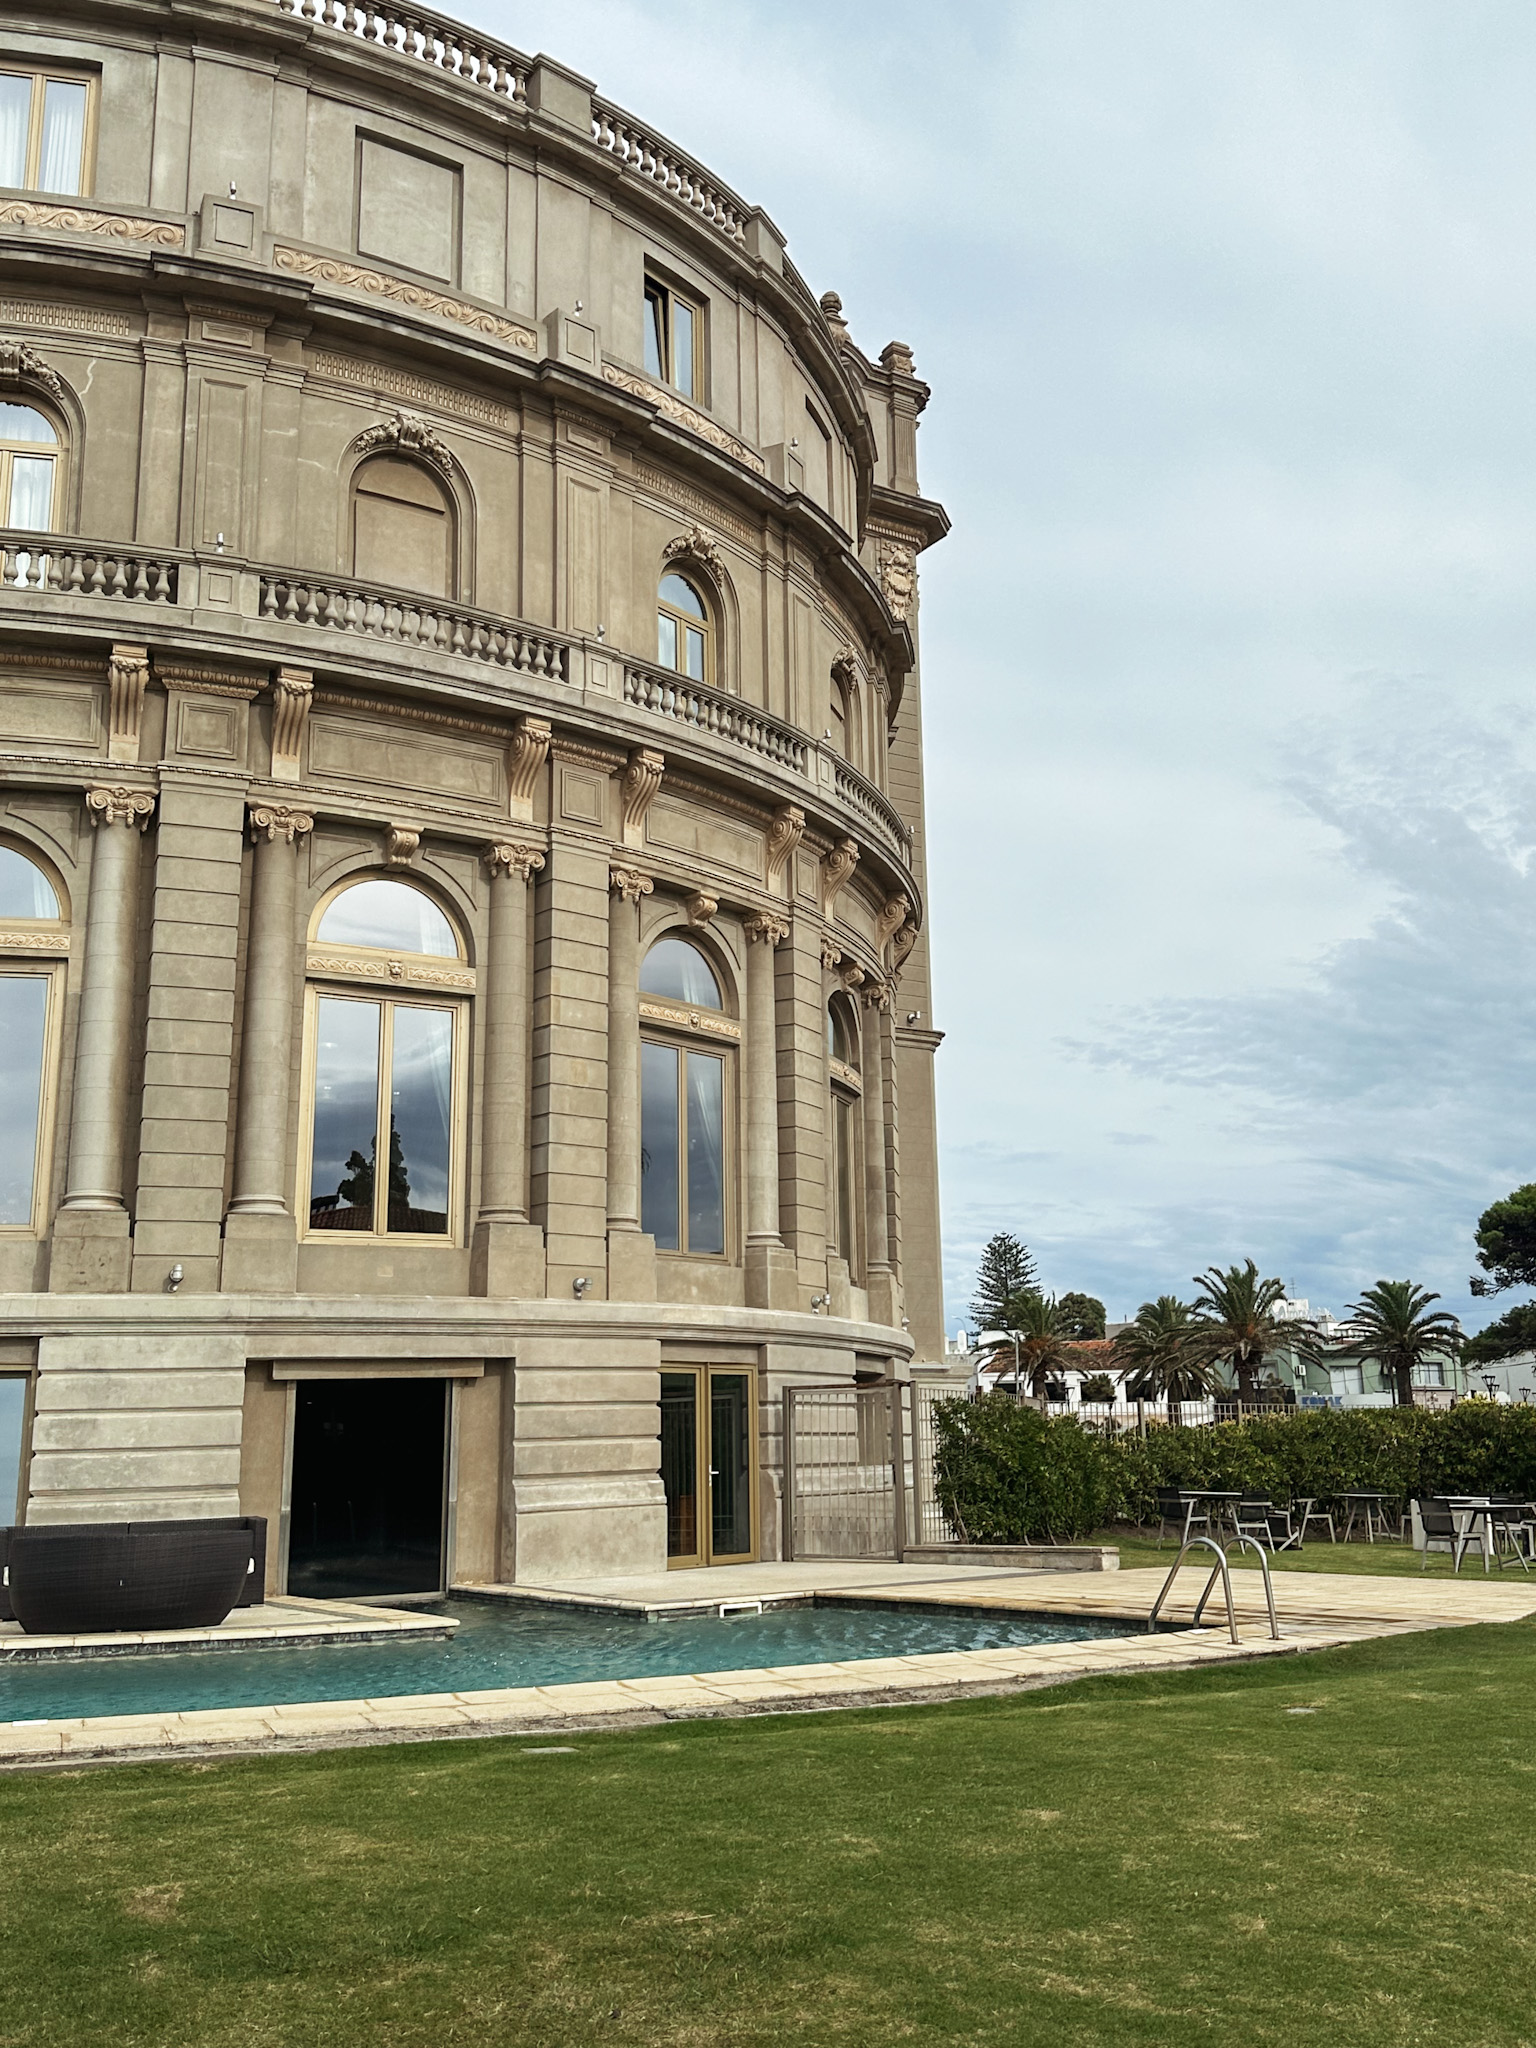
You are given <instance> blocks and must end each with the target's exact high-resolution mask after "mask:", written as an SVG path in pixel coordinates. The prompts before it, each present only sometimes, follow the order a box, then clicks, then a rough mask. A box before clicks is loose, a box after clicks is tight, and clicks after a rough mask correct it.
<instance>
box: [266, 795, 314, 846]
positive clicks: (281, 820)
mask: <svg viewBox="0 0 1536 2048" xmlns="http://www.w3.org/2000/svg"><path fill="white" fill-rule="evenodd" d="M250 819H251V838H252V840H253V841H254V840H257V839H263V838H265V839H267V840H269V841H270V840H275V839H281V840H282V841H283V843H284V845H286V846H292V844H293V842H294V840H295V839H302V838H303V837H304V835H305V833H306V832H313V831H314V829H315V821H314V819H313V818H312V817H311V816H310V815H309V813H308V811H291V810H289V808H288V806H287V805H286V804H252V806H251V810H250Z"/></svg>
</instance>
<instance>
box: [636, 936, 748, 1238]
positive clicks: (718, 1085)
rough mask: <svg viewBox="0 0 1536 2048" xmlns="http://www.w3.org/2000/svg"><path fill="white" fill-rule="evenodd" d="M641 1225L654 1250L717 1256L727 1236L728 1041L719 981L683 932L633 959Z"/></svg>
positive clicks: (729, 1027)
mask: <svg viewBox="0 0 1536 2048" xmlns="http://www.w3.org/2000/svg"><path fill="white" fill-rule="evenodd" d="M640 990H641V993H642V995H647V996H650V997H651V998H652V999H653V1000H652V1001H650V1002H647V1003H642V1005H641V1016H642V1018H643V1019H644V1027H645V1028H644V1030H643V1031H642V1034H641V1041H640V1227H641V1229H642V1230H647V1231H649V1232H650V1234H651V1236H652V1237H654V1238H655V1240H656V1249H657V1250H658V1251H659V1252H685V1253H687V1254H689V1255H691V1256H692V1257H694V1258H724V1257H725V1255H726V1249H727V1245H728V1242H729V1223H730V1218H729V1214H728V1210H729V1202H728V1186H729V1171H730V1149H731V1148H730V1144H729V1133H728V1124H729V1119H730V1114H731V1104H732V1100H733V1094H734V1089H733V1082H734V1072H733V1066H732V1052H731V1047H732V1046H733V1044H734V1041H735V1038H736V1035H737V1027H736V1026H735V1025H734V1024H733V1023H732V1022H731V1021H730V1020H729V1019H727V1017H726V1016H725V1013H724V1006H723V999H722V996H721V992H720V982H719V979H718V977H717V975H716V974H715V971H714V969H713V967H711V965H710V963H709V962H708V960H706V959H705V957H704V955H703V953H702V952H701V951H700V950H699V948H698V947H697V946H695V945H692V944H691V943H690V942H689V941H688V940H687V939H680V938H674V937H671V936H668V937H666V938H662V939H658V940H657V942H656V944H655V945H654V946H652V947H651V949H650V951H649V952H648V953H647V954H646V956H645V959H644V960H643V961H642V962H641V965H640Z"/></svg>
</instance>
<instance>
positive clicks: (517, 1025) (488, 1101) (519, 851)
mask: <svg viewBox="0 0 1536 2048" xmlns="http://www.w3.org/2000/svg"><path fill="white" fill-rule="evenodd" d="M484 861H485V866H486V869H487V872H488V873H489V875H490V890H491V912H490V943H489V948H488V950H489V955H490V957H489V959H488V960H487V962H486V966H485V974H484V979H483V982H482V990H483V1004H484V1018H485V1065H484V1078H483V1080H482V1083H481V1089H480V1101H481V1118H480V1214H479V1216H478V1218H477V1219H476V1222H475V1228H474V1234H473V1236H472V1238H471V1240H470V1259H469V1275H470V1279H469V1284H470V1292H471V1293H472V1294H484V1295H491V1296H495V1297H497V1298H506V1297H511V1298H514V1299H525V1300H526V1299H535V1298H537V1297H539V1296H542V1294H543V1292H544V1232H543V1231H542V1229H540V1227H539V1226H538V1224H536V1223H530V1222H529V1220H528V1044H529V1024H528V893H529V885H530V882H531V880H532V877H533V876H534V875H535V874H536V873H538V872H539V871H541V870H542V868H543V866H544V856H543V854H542V853H541V852H539V850H538V848H537V847H534V846H529V845H525V844H524V843H522V842H521V841H519V840H512V839H507V840H498V841H497V842H496V843H495V844H493V845H491V846H488V847H487V848H486V849H485V853H484Z"/></svg>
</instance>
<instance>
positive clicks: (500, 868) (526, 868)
mask: <svg viewBox="0 0 1536 2048" xmlns="http://www.w3.org/2000/svg"><path fill="white" fill-rule="evenodd" d="M480 858H481V859H482V860H483V861H484V862H485V866H486V871H487V873H488V874H489V875H490V878H491V880H492V881H493V882H494V881H495V879H496V877H497V876H498V875H509V876H510V875H516V876H517V878H518V880H519V881H520V882H526V881H527V880H528V879H529V877H530V876H531V875H534V874H536V873H537V872H538V870H539V869H540V868H542V867H543V865H544V856H543V854H542V853H540V851H539V849H538V848H537V847H536V846H525V845H523V844H522V842H521V841H519V840H513V839H498V840H495V841H493V842H492V844H491V845H489V846H488V847H486V849H485V851H484V852H483V853H482V854H481V856H480Z"/></svg>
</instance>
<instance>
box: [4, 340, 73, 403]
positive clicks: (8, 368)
mask: <svg viewBox="0 0 1536 2048" xmlns="http://www.w3.org/2000/svg"><path fill="white" fill-rule="evenodd" d="M14 384H37V385H39V386H41V388H42V389H43V390H44V391H46V392H47V394H48V396H49V397H50V398H51V399H53V400H54V401H55V403H56V404H59V405H62V404H63V403H64V379H63V378H62V377H61V376H60V375H59V373H58V371H57V370H54V369H50V368H49V366H48V364H47V363H45V362H44V361H43V359H42V357H41V356H40V355H39V354H38V353H37V350H36V349H35V348H32V347H30V346H29V345H28V344H27V343H26V342H24V341H12V340H11V339H10V338H9V337H6V338H4V339H0V385H7V386H9V385H14Z"/></svg>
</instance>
